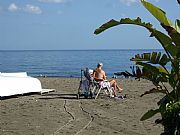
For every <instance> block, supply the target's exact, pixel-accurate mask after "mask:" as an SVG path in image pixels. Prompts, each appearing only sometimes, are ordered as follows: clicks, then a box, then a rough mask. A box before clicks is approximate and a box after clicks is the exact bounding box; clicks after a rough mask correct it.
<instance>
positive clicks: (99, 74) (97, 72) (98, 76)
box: [93, 68, 106, 81]
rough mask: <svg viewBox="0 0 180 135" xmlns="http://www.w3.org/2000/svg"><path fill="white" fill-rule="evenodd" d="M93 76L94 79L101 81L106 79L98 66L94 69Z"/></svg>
mask: <svg viewBox="0 0 180 135" xmlns="http://www.w3.org/2000/svg"><path fill="white" fill-rule="evenodd" d="M93 77H94V79H95V80H96V81H103V80H105V79H106V75H105V72H104V71H103V70H102V69H100V68H96V70H95V71H94V73H93Z"/></svg>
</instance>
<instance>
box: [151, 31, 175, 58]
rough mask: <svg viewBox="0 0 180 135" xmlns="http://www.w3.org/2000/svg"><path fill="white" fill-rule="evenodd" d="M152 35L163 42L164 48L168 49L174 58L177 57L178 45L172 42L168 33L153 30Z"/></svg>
mask: <svg viewBox="0 0 180 135" xmlns="http://www.w3.org/2000/svg"><path fill="white" fill-rule="evenodd" d="M152 35H153V36H154V37H155V38H156V39H157V40H158V41H159V42H160V43H161V45H162V46H163V48H164V49H165V50H166V51H168V52H169V53H170V54H171V56H172V57H173V58H176V53H177V47H176V46H174V45H173V44H172V39H171V38H170V37H168V36H167V35H166V34H164V33H162V32H160V31H157V30H153V32H152Z"/></svg>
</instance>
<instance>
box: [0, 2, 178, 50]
mask: <svg viewBox="0 0 180 135" xmlns="http://www.w3.org/2000/svg"><path fill="white" fill-rule="evenodd" d="M149 2H151V3H153V4H155V5H156V6H158V7H160V8H161V9H163V10H164V11H165V12H166V13H167V16H168V18H169V19H170V20H171V21H172V22H173V23H174V22H175V19H180V12H179V11H180V5H178V4H177V1H176V0H149ZM126 17H130V18H133V19H135V18H137V17H140V18H141V19H142V21H145V22H151V23H152V24H153V25H154V27H156V28H157V29H159V30H162V28H161V27H160V26H159V23H158V21H157V20H155V19H154V18H153V16H152V15H151V14H150V13H149V12H148V11H147V10H146V9H145V8H144V7H143V6H142V5H141V3H140V2H139V0H0V50H88V49H161V48H162V47H161V45H160V44H159V43H158V42H157V41H156V40H155V39H154V38H150V37H149V35H150V33H149V32H148V31H147V30H146V29H144V28H141V27H138V26H132V25H121V26H116V27H113V28H111V29H108V30H107V31H105V32H103V33H101V34H99V35H94V34H93V33H94V31H95V29H96V28H98V27H99V26H101V25H102V24H103V23H105V22H107V21H109V20H111V19H116V20H120V19H121V18H126ZM162 31H163V30H162Z"/></svg>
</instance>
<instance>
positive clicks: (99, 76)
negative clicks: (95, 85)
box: [93, 63, 122, 96]
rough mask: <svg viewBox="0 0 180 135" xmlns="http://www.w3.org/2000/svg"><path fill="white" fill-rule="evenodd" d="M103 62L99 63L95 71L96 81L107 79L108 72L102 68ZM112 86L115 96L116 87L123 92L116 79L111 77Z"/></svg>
mask: <svg viewBox="0 0 180 135" xmlns="http://www.w3.org/2000/svg"><path fill="white" fill-rule="evenodd" d="M102 67H103V64H102V63H98V64H97V68H96V69H95V70H94V72H93V78H94V80H95V81H98V82H99V81H104V80H106V74H105V72H104V71H103V70H102ZM109 83H110V86H111V87H113V88H114V96H116V87H117V88H118V90H119V92H122V88H120V87H119V86H118V85H117V83H116V80H114V79H111V80H109Z"/></svg>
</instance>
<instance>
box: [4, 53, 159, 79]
mask: <svg viewBox="0 0 180 135" xmlns="http://www.w3.org/2000/svg"><path fill="white" fill-rule="evenodd" d="M153 51H162V50H57V51H56V50H51V51H49V50H48V51H39V50H38V51H0V72H27V73H28V75H30V76H41V75H43V76H54V77H56V76H59V77H80V71H81V68H85V67H88V68H91V69H94V68H95V67H96V65H97V63H98V62H102V63H103V64H104V67H103V68H104V70H105V71H106V73H107V76H108V77H111V76H113V73H114V72H119V71H125V70H127V71H130V68H129V67H130V66H132V65H133V62H132V61H130V58H132V57H134V55H135V54H138V53H140V54H141V53H143V52H153Z"/></svg>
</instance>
